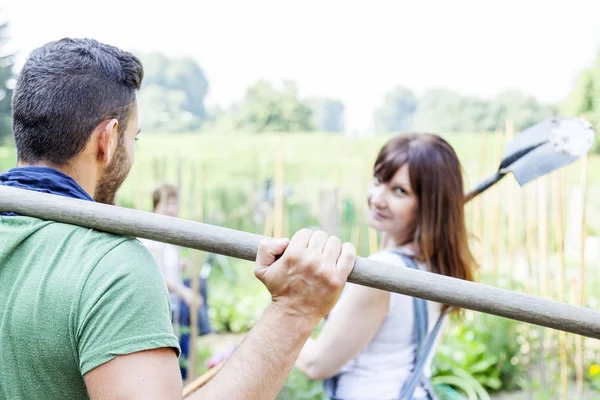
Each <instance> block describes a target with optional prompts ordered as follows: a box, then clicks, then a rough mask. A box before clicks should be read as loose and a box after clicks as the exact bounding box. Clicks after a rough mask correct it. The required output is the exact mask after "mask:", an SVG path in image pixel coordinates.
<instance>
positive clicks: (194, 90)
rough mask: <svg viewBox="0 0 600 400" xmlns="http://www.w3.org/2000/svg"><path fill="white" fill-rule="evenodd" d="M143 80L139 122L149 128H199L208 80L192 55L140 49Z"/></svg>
mask: <svg viewBox="0 0 600 400" xmlns="http://www.w3.org/2000/svg"><path fill="white" fill-rule="evenodd" d="M138 56H139V57H140V59H141V60H142V63H143V64H144V81H143V84H142V89H141V90H140V94H139V103H140V125H141V127H142V129H143V130H148V131H151V132H153V131H154V132H156V131H160V132H186V131H194V130H198V129H199V128H200V127H201V125H202V123H203V122H204V120H205V118H206V110H205V106H204V98H205V96H206V94H207V91H208V81H207V79H206V76H205V75H204V72H203V71H202V68H201V67H200V65H199V64H198V63H197V62H196V61H195V60H194V59H192V58H189V57H179V58H169V57H167V56H165V55H164V54H161V53H147V54H146V53H140V54H139V55H138Z"/></svg>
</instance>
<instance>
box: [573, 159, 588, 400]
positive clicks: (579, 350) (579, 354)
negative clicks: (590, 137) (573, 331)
mask: <svg viewBox="0 0 600 400" xmlns="http://www.w3.org/2000/svg"><path fill="white" fill-rule="evenodd" d="M580 166H581V202H582V206H581V236H580V238H581V244H580V248H579V251H580V253H579V262H580V268H579V290H578V292H579V298H578V302H577V303H578V305H579V306H583V305H584V304H585V277H586V276H585V236H586V235H585V216H586V212H585V209H586V204H587V201H586V200H587V199H586V197H587V181H588V180H587V175H588V157H587V155H584V156H583V157H581V162H580ZM575 340H576V345H575V353H576V359H577V362H576V376H577V393H578V394H579V396H580V398H583V389H584V388H583V379H584V365H583V364H584V357H583V337H582V336H577V337H576V338H575Z"/></svg>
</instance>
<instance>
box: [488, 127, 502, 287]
mask: <svg viewBox="0 0 600 400" xmlns="http://www.w3.org/2000/svg"><path fill="white" fill-rule="evenodd" d="M495 150H496V154H495V159H496V165H500V161H501V160H502V150H503V148H502V130H500V129H496V148H495ZM490 191H491V192H492V193H493V194H494V208H493V211H492V223H491V224H490V229H491V235H490V238H491V244H492V248H493V256H494V258H493V260H492V265H493V274H494V275H493V276H494V280H493V282H494V284H495V285H497V284H498V280H499V276H500V244H501V241H502V236H501V235H500V202H501V198H500V196H501V192H500V185H499V184H498V185H496V187H494V188H493V189H491V190H490Z"/></svg>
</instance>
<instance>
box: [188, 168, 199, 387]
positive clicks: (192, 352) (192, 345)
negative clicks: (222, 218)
mask: <svg viewBox="0 0 600 400" xmlns="http://www.w3.org/2000/svg"><path fill="white" fill-rule="evenodd" d="M190 215H191V219H192V220H194V219H195V218H196V168H195V164H192V167H191V186H190ZM199 262H200V260H199V254H198V252H197V251H195V250H192V260H191V264H192V265H191V266H190V267H191V268H190V269H191V271H190V280H191V285H190V286H191V289H192V304H191V305H190V338H189V345H188V349H189V354H188V360H187V361H188V363H187V372H188V381H190V380H192V379H194V378H195V377H196V358H197V357H196V340H197V338H198V298H199V297H200V283H199V281H198V279H199V276H198V274H199V269H198V263H199Z"/></svg>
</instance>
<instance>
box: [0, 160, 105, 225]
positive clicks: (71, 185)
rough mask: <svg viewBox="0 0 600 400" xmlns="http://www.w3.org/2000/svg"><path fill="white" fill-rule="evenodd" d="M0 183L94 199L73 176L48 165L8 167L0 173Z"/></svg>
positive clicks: (4, 214) (81, 198) (12, 214)
mask: <svg viewBox="0 0 600 400" xmlns="http://www.w3.org/2000/svg"><path fill="white" fill-rule="evenodd" d="M0 185H2V186H12V187H16V188H20V189H27V190H33V191H36V192H42V193H50V194H56V195H59V196H65V197H72V198H76V199H80V200H88V201H94V199H93V198H92V197H91V196H90V195H89V194H88V193H87V192H86V191H85V190H83V189H82V188H81V186H79V184H78V183H77V182H75V180H74V179H73V178H71V177H70V176H68V175H66V174H64V173H62V172H60V171H58V170H56V169H54V168H49V167H37V166H30V167H17V168H13V169H10V170H8V171H6V172H5V173H3V174H0ZM0 215H3V216H14V215H16V214H14V213H11V212H6V213H0Z"/></svg>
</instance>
